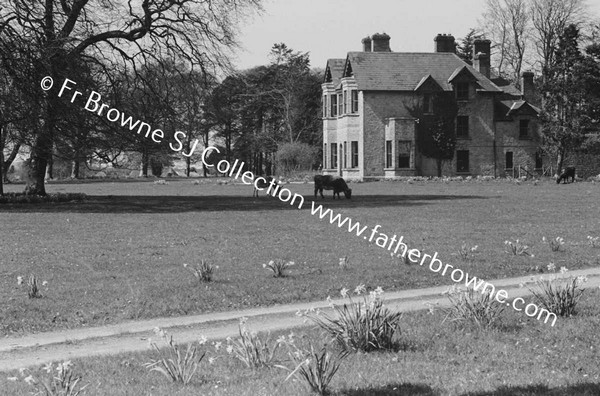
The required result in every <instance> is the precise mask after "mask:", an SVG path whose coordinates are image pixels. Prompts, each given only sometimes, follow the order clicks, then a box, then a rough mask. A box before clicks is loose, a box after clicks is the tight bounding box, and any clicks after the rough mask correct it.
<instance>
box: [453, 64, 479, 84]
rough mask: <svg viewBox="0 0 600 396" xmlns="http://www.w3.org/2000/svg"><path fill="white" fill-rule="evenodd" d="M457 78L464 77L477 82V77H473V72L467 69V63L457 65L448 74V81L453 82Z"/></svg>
mask: <svg viewBox="0 0 600 396" xmlns="http://www.w3.org/2000/svg"><path fill="white" fill-rule="evenodd" d="M459 79H465V80H468V81H475V82H477V77H475V76H474V75H473V73H471V71H470V70H469V68H468V67H467V65H466V64H465V65H462V66H459V67H457V68H456V69H455V70H454V71H453V72H452V74H451V75H450V77H448V82H449V83H453V82H454V81H455V80H459Z"/></svg>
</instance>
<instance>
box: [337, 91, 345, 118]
mask: <svg viewBox="0 0 600 396" xmlns="http://www.w3.org/2000/svg"><path fill="white" fill-rule="evenodd" d="M337 100H338V115H342V114H344V99H343V96H342V94H341V93H339V94H338V99H337Z"/></svg>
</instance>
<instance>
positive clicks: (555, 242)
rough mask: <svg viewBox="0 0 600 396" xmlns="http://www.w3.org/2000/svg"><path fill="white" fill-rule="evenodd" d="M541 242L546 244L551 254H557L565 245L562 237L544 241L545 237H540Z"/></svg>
mask: <svg viewBox="0 0 600 396" xmlns="http://www.w3.org/2000/svg"><path fill="white" fill-rule="evenodd" d="M542 242H544V243H547V244H548V246H550V249H551V250H552V251H553V252H558V251H559V250H560V248H561V247H562V246H563V245H564V244H565V240H564V238H562V237H556V238H554V239H550V240H548V239H546V237H542Z"/></svg>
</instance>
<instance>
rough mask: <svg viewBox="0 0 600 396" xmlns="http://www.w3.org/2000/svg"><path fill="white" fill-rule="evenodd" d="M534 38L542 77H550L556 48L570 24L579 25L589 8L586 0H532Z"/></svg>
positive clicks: (544, 78) (545, 78)
mask: <svg viewBox="0 0 600 396" xmlns="http://www.w3.org/2000/svg"><path fill="white" fill-rule="evenodd" d="M530 1H531V19H532V22H533V38H534V42H535V47H536V50H537V54H538V57H539V62H540V64H541V69H542V78H543V80H544V81H547V79H548V73H549V70H550V68H551V67H552V65H553V64H554V62H555V54H556V48H558V42H559V40H560V36H561V34H562V33H563V32H564V30H565V28H566V27H567V26H568V25H570V24H575V25H579V24H581V23H582V22H584V20H585V11H586V10H587V7H586V4H585V1H584V0H530Z"/></svg>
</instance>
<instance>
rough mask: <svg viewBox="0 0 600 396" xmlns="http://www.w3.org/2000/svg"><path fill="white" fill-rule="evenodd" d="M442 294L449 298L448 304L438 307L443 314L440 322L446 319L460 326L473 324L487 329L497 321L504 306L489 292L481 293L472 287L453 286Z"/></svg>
mask: <svg viewBox="0 0 600 396" xmlns="http://www.w3.org/2000/svg"><path fill="white" fill-rule="evenodd" d="M444 294H446V296H447V297H448V300H450V306H449V307H447V308H439V309H440V310H441V311H442V312H443V313H444V314H445V317H444V320H443V321H442V323H445V322H447V321H448V322H450V323H455V324H457V325H460V326H464V325H475V326H477V327H478V328H480V329H487V328H489V327H492V326H493V325H494V324H496V323H497V321H498V319H499V318H500V314H501V313H502V311H504V308H505V306H504V305H503V304H499V303H497V302H495V301H494V300H493V298H492V294H491V293H488V292H483V293H481V292H478V291H476V290H474V289H473V288H468V289H466V290H465V289H461V288H459V287H456V286H453V287H451V288H450V289H448V291H446V292H445V293H444Z"/></svg>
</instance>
